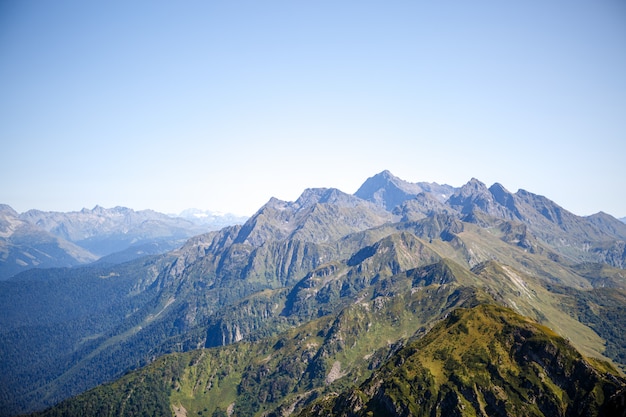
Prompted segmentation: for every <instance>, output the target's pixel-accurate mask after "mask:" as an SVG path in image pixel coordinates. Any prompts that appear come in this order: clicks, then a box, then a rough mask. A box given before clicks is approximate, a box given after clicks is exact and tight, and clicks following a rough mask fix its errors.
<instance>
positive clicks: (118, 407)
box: [0, 171, 626, 416]
mask: <svg viewBox="0 0 626 417" xmlns="http://www.w3.org/2000/svg"><path fill="white" fill-rule="evenodd" d="M23 221H24V220H23ZM3 224H4V223H3ZM15 224H16V223H15V222H14V223H10V222H9V225H15ZM29 224H30V223H29ZM11 227H15V226H11ZM68 236H69V232H68ZM625 241H626V224H624V223H623V222H621V221H619V220H617V219H615V218H613V217H611V216H609V215H607V214H604V213H598V214H595V215H592V216H587V217H581V216H576V215H574V214H572V213H570V212H569V211H567V210H566V209H564V208H562V207H560V206H559V205H558V204H556V203H554V202H552V201H551V200H549V199H548V198H546V197H543V196H539V195H536V194H533V193H530V192H528V191H524V190H519V191H517V192H515V193H511V192H509V191H508V190H506V189H505V188H504V187H503V186H502V185H500V184H497V183H496V184H493V185H492V186H490V187H487V186H486V185H485V184H483V183H481V182H480V181H478V180H476V179H471V180H470V181H469V182H468V183H467V184H465V185H464V186H462V187H460V188H454V187H450V186H446V185H438V184H434V183H414V184H412V183H409V182H407V181H404V180H401V179H399V178H397V177H395V176H393V175H392V174H391V173H390V172H389V171H383V172H381V173H379V174H377V175H374V176H373V177H371V178H369V179H367V180H366V181H365V182H364V184H363V186H361V187H360V188H359V190H358V191H357V192H356V193H355V194H354V195H350V194H346V193H343V192H342V191H340V190H337V189H332V188H323V189H305V190H304V192H303V193H302V195H301V196H300V197H299V198H298V199H297V200H296V201H293V202H287V201H281V200H278V199H275V198H272V199H270V201H268V203H267V204H265V205H264V206H262V207H261V208H260V209H259V210H258V211H257V212H256V213H255V214H254V215H253V216H252V217H250V218H249V219H248V220H247V221H246V222H245V223H243V224H241V225H232V226H227V227H224V228H222V229H220V230H215V231H211V232H209V233H204V234H200V235H197V236H194V237H192V238H190V239H188V240H187V241H186V243H185V244H184V245H182V246H181V247H179V248H178V249H175V250H172V251H169V252H166V253H162V254H158V255H152V256H145V257H142V258H137V259H132V260H129V261H128V262H124V263H96V264H90V265H87V266H84V267H79V268H76V267H75V268H60V269H59V268H52V269H41V268H39V269H32V270H29V271H25V272H22V273H20V274H17V275H15V276H14V277H12V278H11V279H9V280H6V281H3V282H0V308H1V309H2V312H3V314H2V315H1V317H0V331H1V332H2V334H1V340H2V341H1V342H0V357H2V358H3V360H2V362H0V375H2V377H1V378H2V379H1V381H0V405H1V407H0V409H2V410H3V411H2V415H7V416H9V415H15V414H19V413H27V412H34V411H38V410H40V411H39V414H38V415H46V416H53V415H87V414H88V415H142V414H145V415H168V416H170V415H172V414H175V415H177V416H182V415H191V414H194V415H208V416H221V415H229V416H233V415H237V416H251V415H265V416H285V415H302V416H310V415H342V416H343V415H345V416H352V415H354V416H357V415H358V416H360V415H363V416H365V415H398V416H400V415H402V416H405V415H511V416H513V415H567V416H569V415H616V414H614V413H616V412H617V411H618V410H620V406H621V405H623V404H624V400H625V399H626V380H625V379H624V376H623V371H624V370H625V369H626V334H625V332H624V329H625V328H626V314H624V309H625V308H626V271H625V270H624V265H625V262H626V251H625V246H624V242H625ZM103 383H104V385H101V384H103ZM51 406H52V407H51ZM46 407H51V408H47V409H46ZM44 409H45V410H44Z"/></svg>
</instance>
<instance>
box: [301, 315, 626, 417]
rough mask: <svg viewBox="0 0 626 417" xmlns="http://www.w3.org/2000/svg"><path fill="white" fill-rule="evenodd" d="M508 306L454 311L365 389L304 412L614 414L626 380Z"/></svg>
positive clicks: (363, 386)
mask: <svg viewBox="0 0 626 417" xmlns="http://www.w3.org/2000/svg"><path fill="white" fill-rule="evenodd" d="M616 374H617V372H616V371H615V370H614V369H611V368H610V367H607V366H606V364H603V363H597V362H595V361H591V362H590V361H588V360H587V359H585V358H584V357H582V356H581V355H580V354H579V353H578V352H577V351H576V350H575V349H574V348H573V347H572V346H571V345H570V344H569V343H567V341H566V340H565V339H563V338H561V337H559V336H557V335H556V334H555V333H554V332H552V331H551V330H549V329H547V328H545V327H543V326H540V325H538V324H536V323H534V322H532V321H530V320H528V319H526V318H524V317H522V316H519V315H517V314H515V313H513V312H512V311H511V310H507V309H505V308H502V307H498V306H494V305H481V306H479V307H476V308H473V309H459V310H456V311H454V312H453V313H452V314H450V315H449V316H448V317H447V318H446V319H445V320H444V321H443V322H441V323H440V324H438V325H437V326H436V327H435V328H434V329H432V330H431V331H430V332H429V333H428V334H426V335H425V336H424V337H423V338H421V339H419V340H417V341H415V342H412V343H410V344H408V345H407V346H406V347H404V348H402V349H401V350H400V351H399V352H397V353H396V354H395V355H393V356H392V357H391V358H390V360H389V361H387V362H386V364H385V365H384V366H383V367H382V368H381V369H379V370H377V371H376V372H375V373H374V374H373V375H372V377H370V378H369V379H368V380H367V381H366V382H365V383H363V384H361V385H360V386H359V388H353V389H349V390H347V391H345V392H344V393H342V394H341V395H339V396H337V397H334V398H330V399H327V400H324V401H320V402H318V403H317V404H315V405H313V406H311V407H309V408H308V409H307V410H305V411H304V412H303V413H301V414H300V416H303V417H304V416H370V415H381V416H382V415H385V416H495V415H498V416H599V415H603V416H611V415H618V414H617V413H618V412H620V410H621V407H622V406H623V401H624V397H625V396H626V382H625V381H624V379H622V378H620V377H617V376H616Z"/></svg>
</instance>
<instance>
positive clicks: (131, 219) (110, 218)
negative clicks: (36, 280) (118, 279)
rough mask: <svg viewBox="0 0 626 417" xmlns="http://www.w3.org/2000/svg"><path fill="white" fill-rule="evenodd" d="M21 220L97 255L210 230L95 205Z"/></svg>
mask: <svg viewBox="0 0 626 417" xmlns="http://www.w3.org/2000/svg"><path fill="white" fill-rule="evenodd" d="M20 219H22V220H24V221H27V222H29V223H30V224H32V225H34V226H37V227H39V228H41V229H43V230H45V231H47V232H49V233H52V234H53V235H55V236H58V237H61V238H63V239H66V240H68V241H70V242H73V243H75V244H77V245H79V246H81V247H83V248H85V249H87V250H89V251H90V252H92V253H94V254H96V255H98V256H104V255H109V254H111V253H114V252H118V251H121V250H125V249H126V248H128V247H129V246H131V245H136V244H142V243H149V242H153V241H155V240H166V239H167V240H170V241H179V242H180V243H182V242H181V241H182V240H183V239H187V238H189V237H191V236H194V235H197V234H200V233H205V232H206V231H207V229H206V228H204V227H201V226H198V225H196V224H194V223H192V222H190V221H188V220H184V219H180V218H172V217H170V216H167V215H165V214H161V213H157V212H155V211H152V210H140V211H135V210H132V209H129V208H126V207H114V208H111V209H106V208H103V207H100V206H96V207H94V208H93V209H92V210H89V209H82V210H81V211H74V212H68V213H60V212H44V211H40V210H29V211H27V212H25V213H22V214H21V215H20Z"/></svg>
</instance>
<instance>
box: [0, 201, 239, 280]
mask: <svg viewBox="0 0 626 417" xmlns="http://www.w3.org/2000/svg"><path fill="white" fill-rule="evenodd" d="M192 213H195V214H201V215H200V216H193V215H192ZM208 213H209V212H202V211H199V210H195V211H185V212H183V213H181V217H172V216H167V215H164V214H161V213H157V212H155V211H152V210H141V211H134V210H132V209H129V208H126V207H114V208H110V209H106V208H103V207H100V206H96V207H94V208H93V209H91V210H89V209H82V210H81V211H76V212H68V213H62V212H49V211H48V212H45V211H41V210H29V211H27V212H25V213H21V214H19V213H17V212H16V211H15V210H13V209H12V208H11V207H10V206H7V205H0V280H3V279H7V278H10V277H11V276H13V275H15V274H17V273H19V272H22V271H25V270H28V269H31V268H52V267H71V266H77V265H84V264H87V263H90V262H94V261H97V260H98V261H100V262H108V263H116V262H123V261H129V260H131V259H134V258H137V257H141V256H146V255H155V254H160V253H164V252H167V251H170V250H172V249H175V248H177V247H179V246H181V245H182V244H183V243H184V242H185V240H187V239H188V238H190V237H192V236H195V235H198V234H201V233H205V232H207V231H209V230H218V229H221V228H222V227H224V226H227V225H232V224H240V223H243V222H244V221H245V218H242V217H237V216H234V215H230V214H219V213H214V214H212V215H211V216H209V215H208ZM183 216H185V217H183Z"/></svg>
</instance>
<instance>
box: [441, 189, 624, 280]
mask: <svg viewBox="0 0 626 417" xmlns="http://www.w3.org/2000/svg"><path fill="white" fill-rule="evenodd" d="M447 205H449V206H450V207H452V208H453V209H455V210H457V211H458V212H459V213H460V214H461V216H462V218H463V219H464V220H465V221H468V222H474V223H480V224H481V225H483V226H487V225H488V223H489V222H490V221H492V219H504V220H510V221H514V222H519V223H522V224H524V225H525V226H526V227H527V228H528V231H529V232H530V233H531V234H532V235H533V236H534V237H536V238H537V239H538V240H539V241H541V242H542V243H544V244H546V245H548V246H549V247H550V248H551V249H553V250H555V251H556V252H558V253H560V254H561V255H563V256H565V257H568V258H569V259H571V260H572V261H575V262H580V261H591V262H606V263H609V264H611V265H613V266H616V267H619V268H623V267H624V266H626V251H625V245H624V241H626V225H625V224H624V223H622V222H620V221H619V220H617V219H615V218H614V217H612V216H609V215H608V214H605V213H597V214H594V215H592V216H587V217H580V216H577V215H575V214H573V213H571V212H569V211H567V210H565V209H564V208H562V207H561V206H559V205H558V204H556V203H554V202H553V201H551V200H549V199H548V198H546V197H543V196H540V195H536V194H533V193H530V192H528V191H525V190H519V191H517V192H516V193H514V194H513V193H511V192H509V191H508V190H506V189H505V188H504V187H503V186H502V185H500V184H498V183H496V184H494V185H492V186H491V187H489V188H487V187H486V186H485V184H483V183H482V182H480V181H478V180H477V179H472V180H471V181H469V182H468V183H467V184H465V185H464V186H463V187H461V188H460V189H459V190H458V191H456V192H455V193H454V194H453V195H452V196H451V197H450V198H449V199H448V201H447ZM482 215H487V216H488V218H485V217H484V216H482Z"/></svg>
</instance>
